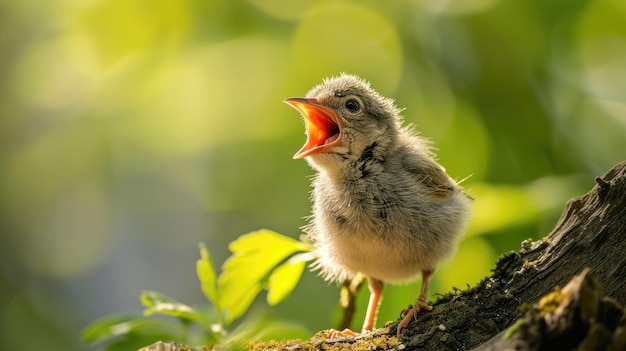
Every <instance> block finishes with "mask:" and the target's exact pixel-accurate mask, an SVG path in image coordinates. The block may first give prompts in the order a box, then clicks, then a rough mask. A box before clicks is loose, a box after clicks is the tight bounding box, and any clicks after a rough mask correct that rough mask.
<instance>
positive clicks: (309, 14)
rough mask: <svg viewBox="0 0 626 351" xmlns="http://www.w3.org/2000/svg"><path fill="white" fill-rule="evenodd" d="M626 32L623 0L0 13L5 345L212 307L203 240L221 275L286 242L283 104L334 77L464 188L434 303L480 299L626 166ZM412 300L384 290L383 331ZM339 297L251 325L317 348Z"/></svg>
mask: <svg viewBox="0 0 626 351" xmlns="http://www.w3.org/2000/svg"><path fill="white" fill-rule="evenodd" d="M625 18H626V2H624V1H622V0H593V1H591V0H574V1H545V0H524V1H522V0H508V1H503V0H451V1H439V0H414V1H407V0H405V1H313V0H308V1H289V0H248V1H243V0H233V1H225V0H222V1H220V0H213V1H212V0H204V1H198V0H196V1H182V0H181V1H154V0H57V1H43V0H26V1H2V2H0V50H1V52H0V118H1V119H0V126H1V127H0V128H1V129H0V133H1V134H0V135H1V137H0V145H1V151H0V152H1V158H0V172H1V173H0V196H1V199H0V209H1V219H0V221H1V222H0V230H1V233H0V238H1V239H0V240H1V245H0V264H1V270H0V285H1V286H2V288H1V289H0V348H1V349H3V350H34V349H39V348H42V349H44V348H45V349H47V350H74V349H86V348H87V346H86V345H83V344H81V342H80V331H81V329H82V328H84V327H85V326H86V325H87V324H88V323H90V322H92V321H93V320H95V319H97V318H99V317H102V316H106V315H111V314H119V313H128V312H140V311H141V309H142V307H141V305H140V303H139V298H138V296H139V294H140V293H141V291H142V290H145V289H150V290H156V291H160V292H162V293H165V294H167V295H169V296H171V297H174V298H176V299H178V300H180V301H183V302H185V303H188V304H191V305H201V304H205V303H206V300H205V299H204V297H203V296H202V293H201V291H200V288H199V284H198V282H197V278H196V275H195V261H196V260H197V258H198V256H199V254H198V249H197V244H198V242H205V243H206V244H207V246H208V247H209V249H210V251H211V254H212V256H213V259H214V261H215V263H216V264H217V265H221V263H222V262H223V261H224V260H225V259H226V258H227V257H228V255H229V252H228V248H227V247H228V243H229V242H230V241H232V240H234V239H235V238H236V237H238V236H239V235H241V234H244V233H247V232H249V231H252V230H256V229H258V228H268V229H272V230H276V231H278V232H281V233H283V234H285V235H289V236H291V237H294V238H297V237H298V236H299V235H300V230H299V227H300V226H302V225H303V224H304V223H305V221H304V220H303V219H302V218H303V217H304V216H306V215H307V214H308V213H309V208H310V203H309V200H308V195H307V193H308V191H309V179H308V177H309V176H310V175H311V174H312V171H311V170H310V169H309V168H308V167H307V165H306V163H305V162H304V161H302V160H297V161H294V160H292V159H291V156H292V155H293V154H294V153H295V151H296V150H298V149H299V147H300V146H301V145H302V143H303V142H304V139H305V136H304V133H303V131H304V129H303V125H302V121H301V120H300V117H299V115H298V114H297V113H296V112H295V111H294V110H292V109H290V108H289V107H288V106H287V105H285V104H283V103H282V99H284V98H286V97H289V96H301V95H304V94H305V93H306V91H307V90H308V89H309V88H311V87H312V86H313V85H315V84H317V83H319V82H321V80H322V78H324V77H327V76H331V75H337V74H339V73H340V72H343V71H345V72H349V73H355V74H358V75H360V76H362V77H364V78H366V79H368V80H370V81H371V83H372V85H373V86H374V87H375V88H376V89H377V90H378V91H379V92H381V93H382V94H383V95H386V96H390V97H394V98H395V99H396V101H397V104H398V105H399V106H401V107H405V108H406V110H405V111H404V115H405V117H406V121H407V123H413V124H415V126H416V127H417V128H418V129H419V130H420V131H421V133H422V134H423V135H425V136H428V137H429V138H431V139H432V140H433V141H434V143H435V144H436V145H437V148H438V149H439V151H438V154H439V160H440V162H441V163H442V164H443V165H444V166H445V167H446V168H447V170H448V171H449V173H450V174H451V175H452V176H453V177H455V178H457V179H463V178H466V177H469V178H468V179H467V180H466V181H465V182H464V185H465V187H466V188H467V189H468V192H469V193H470V194H472V195H473V196H474V197H475V198H476V201H474V212H475V213H474V219H473V221H472V224H471V226H470V228H469V230H468V233H467V235H466V237H465V240H464V241H463V242H462V244H461V246H460V249H459V252H458V255H457V257H456V259H455V260H453V261H451V262H450V263H449V264H448V265H447V266H446V267H444V268H442V269H441V270H440V271H439V272H438V273H437V274H436V275H435V280H434V285H433V286H432V288H431V299H432V297H434V294H436V293H444V292H447V291H449V290H450V289H451V287H452V286H456V287H459V288H465V287H466V286H467V285H468V284H469V285H472V284H475V283H476V282H477V281H478V280H479V279H480V278H481V277H483V276H485V275H487V274H488V273H489V270H490V269H491V268H493V266H494V261H495V259H496V257H497V256H498V255H499V254H501V253H504V252H506V251H509V250H513V249H517V248H519V245H520V242H521V241H522V240H524V239H526V238H529V237H530V238H535V239H538V238H541V237H543V236H545V235H546V234H548V232H549V230H550V229H551V228H552V226H553V225H554V224H555V222H556V220H557V219H558V216H559V214H560V212H561V211H562V209H563V207H564V205H565V202H566V200H567V199H569V198H570V197H572V196H575V195H580V194H583V193H584V192H586V191H587V190H588V189H590V188H591V187H592V186H593V178H594V177H595V176H597V175H600V174H602V173H604V172H605V171H606V170H608V169H609V168H610V167H611V166H613V165H614V164H615V163H616V162H618V161H620V160H621V159H624V158H625V156H626V137H625V135H626V25H624V20H625ZM418 289H419V282H418V283H413V284H409V285H406V286H399V287H390V288H388V289H387V290H386V291H385V295H384V301H383V305H382V308H381V311H380V314H379V323H378V324H379V325H382V324H383V323H384V322H385V321H387V320H394V319H396V318H397V317H398V314H399V311H400V309H402V308H404V307H406V306H407V305H408V304H409V303H412V302H413V300H414V298H415V297H416V296H417V292H418V291H419V290H418ZM364 290H366V289H364ZM338 292H339V290H338V288H337V287H336V286H335V285H332V284H331V285H328V284H327V283H325V282H323V281H322V280H321V279H320V278H318V277H316V275H315V273H311V272H306V273H305V275H304V276H303V279H302V281H301V282H300V284H299V285H298V287H297V288H296V290H295V291H294V293H293V294H292V296H291V297H290V298H289V299H288V300H287V301H285V302H284V303H283V304H281V305H279V306H277V307H274V308H268V307H267V306H266V304H265V302H264V300H263V298H264V296H260V298H259V299H258V301H257V303H256V304H255V307H253V309H252V310H253V311H252V313H257V314H258V315H262V316H264V318H266V319H268V320H274V319H275V320H283V321H290V322H291V323H294V324H297V325H300V326H302V327H303V328H305V329H306V330H308V331H310V333H311V334H312V333H314V332H316V331H318V330H320V329H322V328H328V327H332V326H334V325H335V323H336V322H337V319H338V315H339V308H338V299H337V296H338ZM262 295H263V294H262ZM366 299H367V293H366V291H363V292H362V294H361V296H360V300H361V302H360V305H361V309H360V310H359V315H358V316H357V318H356V320H355V325H354V326H355V327H356V328H358V326H359V325H360V323H361V319H362V315H363V309H364V305H365V303H366ZM155 341H156V340H155Z"/></svg>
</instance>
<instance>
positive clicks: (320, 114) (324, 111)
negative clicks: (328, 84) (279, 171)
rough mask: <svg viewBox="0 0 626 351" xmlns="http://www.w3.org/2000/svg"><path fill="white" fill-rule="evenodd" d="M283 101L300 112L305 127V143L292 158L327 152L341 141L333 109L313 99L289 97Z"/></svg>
mask: <svg viewBox="0 0 626 351" xmlns="http://www.w3.org/2000/svg"><path fill="white" fill-rule="evenodd" d="M285 102H286V103H287V104H289V105H290V106H291V107H293V108H295V109H296V110H298V112H300V114H301V115H302V117H304V123H305V127H306V135H307V139H306V143H304V146H302V148H300V150H299V151H298V152H296V154H295V155H293V158H296V159H297V158H304V157H307V156H310V155H314V154H322V153H327V152H329V151H330V149H332V148H333V147H335V146H337V145H339V144H340V143H341V136H342V134H343V132H342V126H341V121H340V119H339V117H338V116H337V113H336V112H335V111H334V110H333V109H331V108H328V107H326V106H323V105H320V104H318V103H317V101H316V100H315V99H306V98H289V99H285Z"/></svg>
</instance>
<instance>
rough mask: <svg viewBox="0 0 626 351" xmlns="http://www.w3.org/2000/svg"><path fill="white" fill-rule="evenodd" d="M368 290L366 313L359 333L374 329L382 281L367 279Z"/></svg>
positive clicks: (382, 286)
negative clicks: (368, 299)
mask: <svg viewBox="0 0 626 351" xmlns="http://www.w3.org/2000/svg"><path fill="white" fill-rule="evenodd" d="M367 282H368V286H369V288H370V302H369V303H368V304H367V313H366V314H365V321H364V322H363V328H362V329H361V332H362V333H364V332H368V331H370V330H372V329H374V324H375V323H376V314H377V312H378V304H379V303H380V295H381V294H382V293H383V288H384V287H385V283H383V281H381V280H378V279H374V278H372V277H369V278H368V279H367Z"/></svg>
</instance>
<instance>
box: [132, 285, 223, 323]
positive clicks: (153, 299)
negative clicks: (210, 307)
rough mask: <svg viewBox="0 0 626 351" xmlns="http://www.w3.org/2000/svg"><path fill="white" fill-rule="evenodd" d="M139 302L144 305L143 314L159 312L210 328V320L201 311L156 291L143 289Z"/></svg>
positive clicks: (149, 314) (148, 314)
mask: <svg viewBox="0 0 626 351" xmlns="http://www.w3.org/2000/svg"><path fill="white" fill-rule="evenodd" d="M141 303H142V304H143V305H144V306H145V307H146V309H145V310H144V311H143V314H144V316H151V315H153V314H155V313H160V314H164V315H168V316H173V317H178V318H181V319H186V320H190V321H194V322H197V323H199V324H201V325H203V326H204V327H205V328H206V329H207V330H211V328H212V326H211V321H209V320H208V319H207V318H206V317H205V316H204V315H203V314H202V313H199V312H198V311H196V310H194V309H193V308H191V307H189V306H188V305H185V304H184V303H181V302H178V301H176V300H174V299H172V298H170V297H168V296H165V295H163V294H161V293H158V292H156V291H144V292H143V293H141Z"/></svg>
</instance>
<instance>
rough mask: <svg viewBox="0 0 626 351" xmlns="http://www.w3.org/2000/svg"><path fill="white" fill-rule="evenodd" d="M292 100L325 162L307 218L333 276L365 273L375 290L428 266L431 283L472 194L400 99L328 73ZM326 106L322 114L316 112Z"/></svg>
mask: <svg viewBox="0 0 626 351" xmlns="http://www.w3.org/2000/svg"><path fill="white" fill-rule="evenodd" d="M349 101H350V102H349ZM287 102H288V103H290V104H291V105H292V106H294V107H296V108H297V109H298V110H299V111H300V112H301V113H302V114H303V116H304V117H305V121H306V123H307V133H308V135H309V140H308V141H307V143H308V144H305V147H303V150H305V149H306V150H305V155H304V156H306V160H307V162H308V163H309V164H310V165H311V167H312V168H313V169H315V170H316V171H317V175H316V176H315V178H314V179H313V184H312V185H313V190H312V201H313V215H312V216H311V217H310V224H309V225H308V226H306V227H305V232H306V233H307V234H308V235H309V237H310V238H311V239H312V241H313V242H314V243H315V245H316V247H317V252H318V256H319V259H318V260H317V262H316V263H315V267H317V268H319V269H320V271H321V273H322V275H323V276H324V277H325V278H326V279H328V280H333V281H344V280H346V279H350V278H352V277H353V276H354V275H356V274H357V273H362V274H364V275H366V276H367V277H368V278H369V279H370V289H371V290H372V289H373V290H377V289H376V288H375V287H372V281H379V282H380V290H382V282H405V281H409V280H412V279H415V278H416V276H417V275H419V273H420V272H428V277H426V274H424V277H425V278H426V279H425V282H424V283H423V284H425V285H426V289H427V283H428V282H427V281H426V280H427V279H429V278H430V274H431V273H432V272H433V271H434V270H435V268H436V267H437V266H438V265H439V264H440V263H441V262H443V261H445V260H446V259H448V258H449V257H450V256H451V255H453V253H454V251H455V250H456V247H457V244H458V241H459V238H460V234H461V233H462V231H463V229H464V226H465V224H466V222H467V219H468V216H469V213H470V208H469V206H470V205H469V203H470V199H469V198H468V197H467V196H466V195H465V194H464V193H463V189H462V188H461V187H460V186H459V185H458V184H457V183H456V182H455V181H454V180H453V179H452V178H451V177H450V176H448V175H447V174H446V172H445V170H444V168H443V167H441V166H440V165H439V164H438V163H437V162H436V161H435V158H434V155H433V153H432V151H431V146H430V142H429V141H428V140H427V139H425V138H423V137H420V136H419V135H417V134H416V133H415V132H413V131H412V130H411V128H410V126H409V127H402V118H401V117H400V110H399V109H398V108H397V107H396V106H395V104H394V102H393V100H391V99H388V98H385V97H383V96H381V95H380V94H378V93H377V92H376V91H374V90H373V89H372V88H371V87H370V85H369V84H368V83H367V82H365V81H363V80H362V79H360V78H358V77H356V76H353V75H347V74H342V75H341V76H339V77H333V78H330V79H326V80H324V82H323V83H322V84H320V85H318V86H316V87H314V88H313V89H311V90H310V91H309V92H308V93H307V95H306V98H305V99H288V100H287ZM303 102H304V103H303ZM355 103H356V104H358V106H356V105H355ZM307 104H308V105H307ZM303 105H306V106H304V107H303ZM309 105H310V106H312V107H310V106H309ZM309 108H311V109H312V110H313V112H312V111H310V110H309ZM318 108H319V110H320V111H321V112H320V113H321V114H322V115H323V116H322V117H318V116H311V114H312V113H318ZM333 112H334V114H335V116H333V115H332V114H333ZM329 120H334V121H332V122H334V123H335V124H336V125H337V126H336V127H337V128H335V126H333V125H332V123H331V122H329ZM319 124H321V126H320V128H318V129H315V128H317V126H316V125H319ZM316 132H317V133H321V134H322V137H317V139H316V137H315V136H314V135H312V134H314V133H316ZM318 139H319V140H318ZM307 145H308V147H307ZM303 150H301V151H300V152H299V154H296V157H301V152H302V151H303ZM423 290H424V289H423ZM374 293H378V294H380V291H378V292H374V291H372V294H374ZM420 298H422V299H425V296H420ZM422 302H423V303H424V305H425V301H422ZM374 304H375V305H376V306H373V307H372V306H370V309H371V308H374V309H375V308H377V304H378V300H377V299H376V301H375V302H374ZM374 312H375V310H374ZM415 313H417V312H415ZM374 315H375V313H374ZM371 318H373V317H371ZM367 324H368V321H367V320H366V324H364V329H368V326H367ZM369 324H370V327H369V329H371V325H372V324H373V321H371V322H370V323H369ZM406 324H408V321H406V322H405V323H404V325H406Z"/></svg>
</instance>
